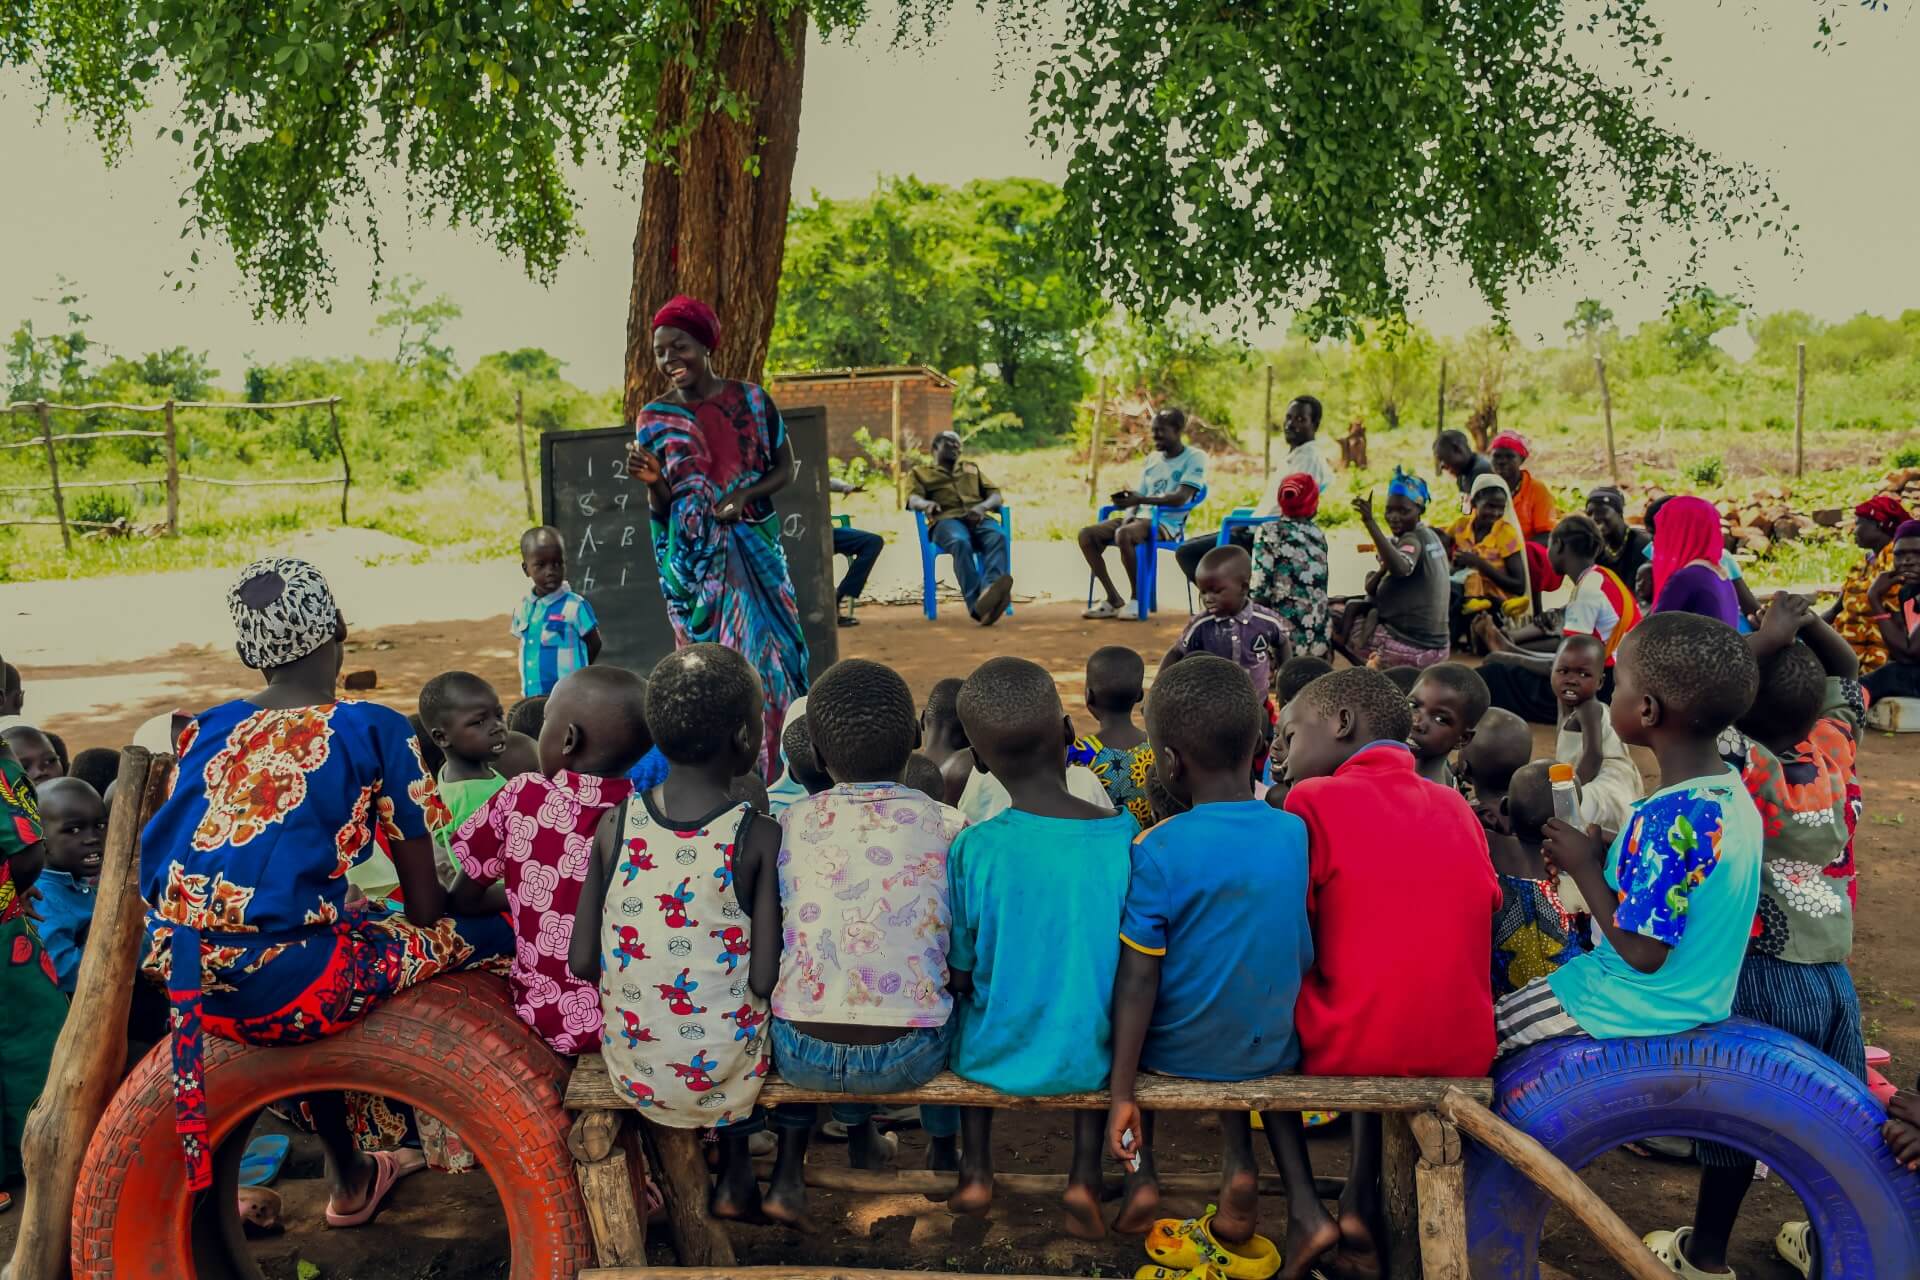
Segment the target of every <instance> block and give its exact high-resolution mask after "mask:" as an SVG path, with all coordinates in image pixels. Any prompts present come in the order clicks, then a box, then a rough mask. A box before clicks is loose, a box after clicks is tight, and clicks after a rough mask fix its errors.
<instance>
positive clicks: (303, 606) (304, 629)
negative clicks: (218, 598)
mask: <svg viewBox="0 0 1920 1280" xmlns="http://www.w3.org/2000/svg"><path fill="white" fill-rule="evenodd" d="M262 579H271V580H272V582H271V583H269V584H266V586H265V587H263V590H262V592H258V593H249V592H248V591H247V587H248V586H249V585H250V584H252V583H255V582H259V581H261V580H262ZM275 584H277V585H278V587H279V591H278V593H277V594H274V595H273V596H272V597H271V598H270V599H267V600H266V601H264V602H263V603H260V604H259V605H257V606H256V605H253V604H249V603H247V601H246V599H245V596H246V595H248V594H256V595H257V594H263V593H264V592H265V591H267V590H271V587H272V586H273V585H275ZM227 612H228V613H229V614H231V615H232V617H233V630H234V636H235V639H236V640H237V641H238V643H239V649H240V660H241V661H242V662H244V663H246V664H247V665H248V666H249V667H252V668H253V669H254V670H255V671H269V670H271V669H273V668H274V667H284V666H286V665H288V664H289V663H294V662H298V661H299V660H300V659H302V658H304V657H306V656H307V655H308V654H310V653H312V652H314V651H315V650H317V649H318V648H320V646H322V645H324V644H326V643H327V642H328V641H329V640H331V639H333V637H334V629H335V627H336V626H337V625H338V623H339V620H340V606H339V605H337V604H335V603H334V601H333V591H332V590H331V589H330V588H329V587H328V586H327V580H326V579H325V578H324V577H322V576H321V575H320V570H318V569H316V568H314V567H313V565H312V564H310V563H308V562H307V561H305V560H301V559H297V558H296V557H293V556H274V557H269V558H268V559H265V560H255V561H254V562H253V563H252V564H250V565H248V566H247V567H246V568H244V569H242V570H241V571H240V576H239V577H238V578H236V579H235V580H234V583H233V586H232V587H231V588H229V589H228V591H227Z"/></svg>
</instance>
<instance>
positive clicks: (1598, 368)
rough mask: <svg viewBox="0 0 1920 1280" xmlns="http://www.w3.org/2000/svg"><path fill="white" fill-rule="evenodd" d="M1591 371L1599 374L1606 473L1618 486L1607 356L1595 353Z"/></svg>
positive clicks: (1618, 461) (1618, 470) (1618, 472)
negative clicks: (1605, 428)
mask: <svg viewBox="0 0 1920 1280" xmlns="http://www.w3.org/2000/svg"><path fill="white" fill-rule="evenodd" d="M1593 371H1594V372H1595V373H1596V374H1598V375H1599V376H1600V414H1601V416H1602V417H1604V418H1605V419H1606V421H1607V474H1609V475H1611V476H1612V477H1613V487H1614V488H1616V489H1618V488H1619V487H1620V459H1619V457H1618V456H1617V455H1616V454H1615V453H1614V451H1613V395H1612V393H1611V392H1609V391H1608V390H1607V358H1606V357H1605V356H1602V355H1596V356H1594V358H1593Z"/></svg>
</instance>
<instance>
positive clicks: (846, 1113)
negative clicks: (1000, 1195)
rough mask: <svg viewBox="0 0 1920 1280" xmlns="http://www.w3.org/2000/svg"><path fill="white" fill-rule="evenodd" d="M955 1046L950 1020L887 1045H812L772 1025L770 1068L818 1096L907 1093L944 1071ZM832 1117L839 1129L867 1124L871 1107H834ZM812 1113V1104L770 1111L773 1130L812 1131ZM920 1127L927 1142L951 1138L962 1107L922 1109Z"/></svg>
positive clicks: (785, 1025)
mask: <svg viewBox="0 0 1920 1280" xmlns="http://www.w3.org/2000/svg"><path fill="white" fill-rule="evenodd" d="M952 1046H953V1019H952V1018H949V1019H947V1024H946V1025H945V1026H944V1027H922V1028H920V1029H918V1030H915V1031H909V1032H907V1034H905V1035H903V1036H901V1037H900V1038H899V1039H897V1040H889V1041H887V1042H886V1043H885V1044H835V1043H833V1042H832V1041H831V1040H816V1039H815V1038H814V1037H812V1036H810V1035H808V1034H806V1033H805V1032H804V1031H795V1030H794V1029H793V1024H792V1023H791V1022H787V1021H785V1020H783V1019H780V1018H775V1019H774V1020H773V1065H774V1066H775V1067H776V1068H778V1069H779V1072H780V1078H781V1079H782V1080H784V1081H786V1082H787V1083H788V1084H790V1085H794V1086H796V1087H798V1088H801V1089H813V1090H818V1091H819V1092H822V1093H846V1094H853V1095H856V1096H857V1095H859V1094H869V1093H905V1092H906V1091H908V1090H909V1089H918V1088H919V1087H920V1086H921V1085H923V1084H926V1083H928V1082H929V1081H931V1080H932V1079H933V1078H934V1077H935V1076H937V1075H939V1074H940V1073H941V1072H942V1071H945V1070H946V1069H947V1052H948V1050H949V1049H950V1048H952ZM831 1110H832V1112H833V1118H834V1119H835V1120H838V1121H839V1122H840V1123H841V1124H844V1125H848V1126H852V1125H858V1124H865V1123H866V1122H867V1121H868V1120H869V1119H871V1118H872V1116H873V1112H874V1108H873V1107H871V1106H868V1105H867V1104H865V1103H859V1102H836V1103H834V1104H833V1106H832V1108H831ZM815 1113H816V1108H815V1106H814V1104H813V1103H811V1102H783V1103H781V1104H780V1105H779V1106H777V1107H775V1108H774V1109H773V1127H774V1128H776V1129H810V1128H812V1127H813V1120H814V1115H815ZM920 1125H921V1127H922V1128H924V1129H925V1130H926V1131H927V1136H928V1137H929V1138H951V1137H953V1135H954V1134H956V1133H958V1132H960V1108H958V1107H921V1108H920Z"/></svg>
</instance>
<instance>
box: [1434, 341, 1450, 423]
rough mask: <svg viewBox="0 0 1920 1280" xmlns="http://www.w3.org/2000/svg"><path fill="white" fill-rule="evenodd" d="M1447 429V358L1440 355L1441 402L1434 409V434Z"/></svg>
mask: <svg viewBox="0 0 1920 1280" xmlns="http://www.w3.org/2000/svg"><path fill="white" fill-rule="evenodd" d="M1446 429H1447V358H1446V357H1445V356H1441V357H1440V402H1439V403H1438V404H1436V405H1435V406H1434V409H1433V434H1434V435H1435V436H1436V437H1438V436H1439V434H1440V433H1441V432H1442V431H1445V430H1446Z"/></svg>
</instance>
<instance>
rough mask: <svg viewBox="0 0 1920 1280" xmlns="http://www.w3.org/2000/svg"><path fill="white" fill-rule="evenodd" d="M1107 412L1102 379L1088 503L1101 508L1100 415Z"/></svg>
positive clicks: (1090, 460)
mask: <svg viewBox="0 0 1920 1280" xmlns="http://www.w3.org/2000/svg"><path fill="white" fill-rule="evenodd" d="M1106 411H1107V379H1106V375H1105V374H1102V375H1101V377H1100V392H1099V398H1098V399H1097V400H1095V401H1094V402H1093V443H1092V444H1091V445H1090V446H1089V447H1088V449H1087V501H1088V502H1089V503H1090V504H1092V505H1093V506H1094V507H1095V508H1096V509H1097V508H1098V507H1099V506H1100V415H1101V414H1103V413H1105V412H1106Z"/></svg>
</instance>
